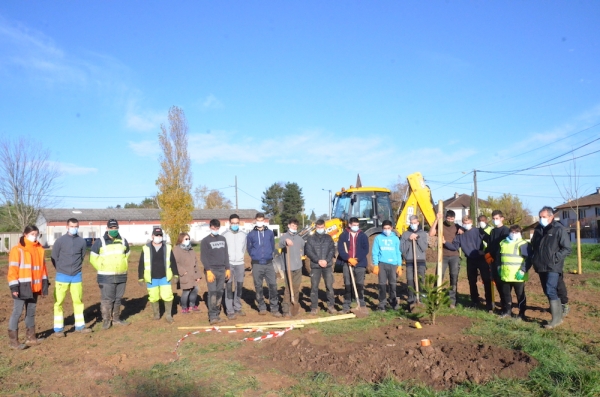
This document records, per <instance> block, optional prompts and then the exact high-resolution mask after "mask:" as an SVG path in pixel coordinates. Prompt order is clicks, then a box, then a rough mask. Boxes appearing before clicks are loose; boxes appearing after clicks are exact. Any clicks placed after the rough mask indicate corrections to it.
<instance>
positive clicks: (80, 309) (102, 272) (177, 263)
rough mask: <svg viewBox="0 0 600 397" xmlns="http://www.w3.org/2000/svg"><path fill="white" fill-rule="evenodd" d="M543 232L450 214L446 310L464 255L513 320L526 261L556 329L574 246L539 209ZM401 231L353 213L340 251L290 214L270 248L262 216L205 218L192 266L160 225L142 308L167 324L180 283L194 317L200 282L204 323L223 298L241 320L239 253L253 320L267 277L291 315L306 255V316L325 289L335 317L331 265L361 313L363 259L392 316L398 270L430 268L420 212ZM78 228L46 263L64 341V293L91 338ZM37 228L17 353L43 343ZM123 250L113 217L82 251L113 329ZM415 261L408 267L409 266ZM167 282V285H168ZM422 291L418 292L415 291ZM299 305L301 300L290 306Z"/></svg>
mask: <svg viewBox="0 0 600 397" xmlns="http://www.w3.org/2000/svg"><path fill="white" fill-rule="evenodd" d="M539 215H540V221H539V225H538V226H537V227H536V228H535V230H534V233H533V237H532V239H531V243H530V242H527V241H526V240H524V239H523V238H522V236H521V228H520V227H519V226H518V225H512V226H510V227H507V226H505V225H504V224H503V221H504V217H503V214H502V212H501V211H498V210H496V211H493V212H492V221H493V226H490V225H488V220H487V218H486V217H485V216H483V215H482V216H480V217H478V219H477V220H478V222H479V224H478V225H477V226H478V227H474V226H475V225H473V220H472V219H471V218H470V217H469V216H465V217H463V219H462V225H461V226H459V225H458V224H456V223H454V220H455V214H454V212H453V211H447V212H446V217H445V220H444V224H443V238H442V240H443V247H442V249H443V269H442V271H443V274H445V273H446V270H447V269H448V270H449V275H450V293H449V295H450V301H451V307H452V308H454V307H455V305H456V297H457V295H456V292H457V284H458V274H459V270H460V261H461V257H460V250H461V251H462V252H463V254H464V256H465V257H466V260H467V278H468V281H469V288H470V297H471V303H472V305H474V306H478V305H479V304H480V297H479V291H478V287H477V278H478V275H479V276H480V277H481V279H482V281H483V284H484V290H485V307H486V309H487V310H489V311H493V308H494V299H493V290H492V288H493V285H492V284H495V286H496V289H497V291H498V294H499V296H500V305H501V316H502V317H508V316H511V314H512V297H511V291H512V290H514V291H515V294H516V295H517V306H518V309H519V314H518V317H519V318H524V316H525V310H526V295H525V288H524V285H525V284H524V283H525V281H527V279H528V271H529V269H530V268H531V267H532V266H533V268H534V269H535V271H536V272H537V273H538V274H539V277H540V281H541V284H542V288H543V290H544V293H545V294H546V296H547V297H548V300H549V305H550V311H551V314H552V320H551V321H549V322H548V324H547V325H546V327H547V328H554V327H556V326H557V325H559V324H560V323H561V322H562V319H563V317H564V316H565V315H566V314H567V312H568V297H567V290H566V286H565V283H564V279H563V265H564V259H565V258H566V257H567V256H568V255H569V253H570V252H571V246H570V239H569V236H568V233H567V231H566V229H565V228H564V227H563V226H562V225H561V224H560V223H559V222H557V221H555V220H554V214H553V210H552V208H551V207H543V208H542V209H541V210H540V212H539ZM409 221H410V225H409V229H408V230H407V231H405V232H404V233H402V235H401V236H400V237H398V236H397V235H396V234H395V232H394V230H393V224H392V222H391V221H389V220H386V221H383V224H382V233H381V234H379V235H377V237H376V238H375V239H374V242H373V247H369V239H368V237H367V235H366V234H365V233H364V232H362V231H361V230H360V227H359V225H360V223H359V220H358V219H357V218H350V219H349V221H348V227H347V228H346V229H345V230H344V231H343V232H342V233H341V235H340V236H339V239H338V242H337V246H336V244H335V243H334V241H333V239H332V237H331V236H330V235H329V234H328V233H327V232H326V230H325V222H324V221H323V220H318V221H317V222H316V223H315V232H314V233H313V234H311V235H310V236H308V238H307V239H306V240H305V239H304V238H303V237H302V236H300V235H299V233H298V221H297V220H296V219H290V220H289V221H288V224H287V231H286V232H285V233H284V234H282V235H281V237H280V239H279V243H278V244H277V245H276V244H275V237H274V234H273V232H272V231H271V230H270V229H269V228H268V227H267V225H266V224H265V216H264V214H263V213H257V214H256V217H255V226H254V228H253V229H252V230H251V231H250V232H249V233H245V232H244V231H242V230H241V229H240V218H239V216H238V215H236V214H232V215H231V216H230V217H229V227H228V228H227V230H226V231H224V232H223V233H222V234H221V233H220V229H221V223H220V221H219V220H218V219H213V220H211V221H210V223H209V227H210V234H209V235H208V236H207V237H205V238H204V239H202V241H201V243H200V261H201V263H202V265H203V268H204V271H203V274H202V273H201V271H200V262H199V261H198V257H197V255H196V253H195V251H194V250H193V248H192V244H191V238H190V235H189V234H187V233H180V234H179V236H178V239H177V241H176V243H175V245H171V244H168V243H166V241H165V240H164V238H163V230H162V229H161V228H160V227H155V228H154V229H153V231H152V239H151V241H150V242H148V243H147V244H146V245H144V246H143V247H142V252H141V255H140V259H139V265H138V281H139V283H140V285H142V286H145V287H146V288H147V290H148V301H149V302H150V305H151V307H152V312H153V318H154V319H156V320H158V319H160V318H161V315H160V307H159V301H160V300H162V301H163V302H164V307H165V312H164V317H165V319H166V321H167V322H169V323H172V322H173V317H172V309H173V300H174V294H173V291H172V286H171V285H172V284H171V283H172V282H173V281H175V280H177V282H178V286H179V287H180V288H181V290H182V294H181V300H180V304H181V313H182V314H187V313H192V312H198V311H200V309H199V307H198V282H199V281H200V280H201V279H202V278H203V276H204V277H205V278H206V283H207V287H208V301H207V306H208V317H209V322H210V324H217V323H220V322H222V321H224V320H223V319H222V318H221V317H220V315H221V312H222V308H221V303H222V301H224V303H225V305H224V306H225V313H226V316H227V318H228V319H235V318H236V317H237V316H245V315H246V313H245V312H244V310H243V308H242V291H243V283H244V274H245V265H244V256H245V254H246V252H247V253H248V254H249V256H250V258H251V264H252V277H253V281H254V289H255V294H256V304H257V308H258V314H259V315H266V314H267V305H266V303H265V297H264V293H263V285H264V283H265V282H266V284H267V287H268V291H269V306H270V312H271V315H273V316H274V317H282V316H284V317H291V316H292V314H293V311H292V310H291V306H292V304H294V302H291V294H290V290H289V289H290V288H291V289H292V292H293V295H294V296H295V297H298V296H299V292H300V285H301V281H302V266H303V259H304V257H307V258H308V260H309V261H310V280H311V292H310V302H311V304H310V309H311V310H310V313H311V314H318V303H319V299H318V296H319V285H320V282H321V279H323V281H324V283H325V289H326V302H325V304H326V305H327V312H328V313H330V314H337V313H338V310H337V309H336V308H335V294H334V290H333V272H334V266H335V265H338V266H341V267H342V269H343V270H342V271H343V280H344V288H345V291H344V301H343V306H342V313H348V312H349V311H350V305H351V303H352V297H353V292H354V294H355V296H356V297H357V298H358V302H357V305H358V306H359V307H361V308H364V307H366V303H365V298H364V289H365V275H366V273H367V268H368V267H369V263H368V259H367V257H368V254H369V253H371V256H372V272H373V273H374V274H375V275H377V277H378V283H379V304H378V307H377V309H378V310H381V311H384V310H386V309H387V306H388V304H389V305H390V306H391V308H392V309H396V308H397V305H398V299H397V297H396V288H397V280H398V277H401V276H402V273H403V263H405V264H406V265H407V266H406V281H407V284H408V285H409V286H415V287H417V286H418V285H417V284H415V283H419V282H420V281H419V280H423V279H424V276H425V271H426V255H425V254H426V250H427V247H428V233H426V232H425V231H424V230H423V228H422V227H421V225H420V223H419V219H418V217H417V216H414V215H413V216H411V217H410V220H409ZM438 221H441V217H439V219H438V220H436V221H435V222H434V225H432V227H431V229H430V231H429V236H435V234H436V230H437V228H436V226H437V222H438ZM78 227H79V222H78V220H77V219H75V218H71V219H69V220H67V229H68V230H67V233H66V234H64V235H63V236H61V237H60V238H59V239H57V240H56V242H55V243H54V245H53V247H52V253H51V261H52V265H53V266H54V267H55V269H56V277H55V282H54V284H55V286H54V335H55V336H56V337H64V336H65V333H64V318H63V308H62V306H63V301H64V299H65V297H66V294H67V292H70V294H71V298H72V301H73V312H74V318H75V332H79V333H88V332H91V329H89V328H86V326H85V319H84V304H83V302H82V297H83V288H82V268H83V261H84V258H85V254H86V242H85V240H84V239H83V238H82V237H80V236H79V234H78ZM38 236H39V230H38V228H37V227H36V226H34V225H30V226H27V227H26V228H25V230H24V231H23V235H22V237H21V238H20V240H19V243H18V244H17V245H15V246H14V247H13V248H12V249H11V251H10V253H9V270H8V284H9V288H10V291H11V296H12V298H13V300H14V307H13V312H12V315H11V317H10V319H9V323H8V334H9V345H10V347H12V348H15V349H24V348H25V347H26V346H28V345H29V346H31V345H36V344H37V343H39V340H38V339H37V337H36V333H35V311H36V304H37V300H38V297H39V296H46V295H47V294H48V286H49V281H48V271H47V268H46V265H45V259H44V255H45V254H44V248H43V247H42V246H41V244H40V243H39V242H38V241H37V240H38ZM280 252H281V253H282V255H283V257H284V258H285V260H284V263H285V266H286V269H287V267H288V266H289V273H288V274H290V276H289V277H286V278H288V279H287V280H286V281H287V282H286V285H285V288H284V293H283V301H282V303H281V311H280V310H279V294H278V290H277V279H276V272H275V267H274V265H273V259H274V257H275V256H276V255H278V254H279V253H280ZM129 255H130V247H129V243H128V242H127V240H126V239H125V238H124V237H123V236H121V234H120V233H119V223H118V221H117V220H116V219H110V220H109V221H108V222H107V229H106V232H105V234H104V235H103V236H102V237H100V238H98V239H97V240H96V241H95V242H94V244H93V246H92V248H91V252H90V263H91V265H92V266H93V267H94V269H95V270H96V271H97V282H98V286H99V288H100V296H101V298H100V310H101V314H102V329H104V330H106V329H109V328H110V327H111V326H113V325H115V326H127V325H129V323H128V322H126V321H124V320H123V319H121V306H122V305H121V299H122V298H123V295H124V293H125V286H126V283H127V272H128V259H129ZM336 258H337V259H336ZM414 262H416V269H417V272H416V274H415V266H411V264H414ZM174 279H175V280H174ZM417 290H418V289H417ZM415 301H416V297H415V293H414V290H413V288H409V292H408V302H407V303H408V308H409V310H412V309H413V308H414V306H415ZM296 304H297V303H296ZM23 311H25V320H24V322H25V327H26V339H25V343H24V344H21V343H19V338H18V322H19V318H20V317H21V315H22V313H23Z"/></svg>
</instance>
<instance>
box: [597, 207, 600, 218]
mask: <svg viewBox="0 0 600 397" xmlns="http://www.w3.org/2000/svg"><path fill="white" fill-rule="evenodd" d="M596 216H600V207H596Z"/></svg>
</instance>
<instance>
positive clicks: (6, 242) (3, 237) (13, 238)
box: [0, 233, 21, 253]
mask: <svg viewBox="0 0 600 397" xmlns="http://www.w3.org/2000/svg"><path fill="white" fill-rule="evenodd" d="M20 237H21V233H0V253H2V252H8V251H10V249H11V248H12V247H13V246H15V245H17V243H18V242H19V238H20Z"/></svg>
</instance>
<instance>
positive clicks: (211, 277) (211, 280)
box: [206, 270, 215, 283]
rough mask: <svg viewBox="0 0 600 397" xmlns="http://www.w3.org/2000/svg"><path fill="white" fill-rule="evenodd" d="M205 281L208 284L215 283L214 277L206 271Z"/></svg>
mask: <svg viewBox="0 0 600 397" xmlns="http://www.w3.org/2000/svg"><path fill="white" fill-rule="evenodd" d="M206 281H208V282H209V283H214V282H215V275H214V274H213V272H211V271H210V270H207V271H206Z"/></svg>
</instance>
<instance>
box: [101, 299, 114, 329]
mask: <svg viewBox="0 0 600 397" xmlns="http://www.w3.org/2000/svg"><path fill="white" fill-rule="evenodd" d="M111 311H112V304H111V303H110V302H101V303H100V312H101V313H102V329H103V330H107V329H109V328H110V327H111V325H112V323H111V320H110V313H111Z"/></svg>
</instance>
